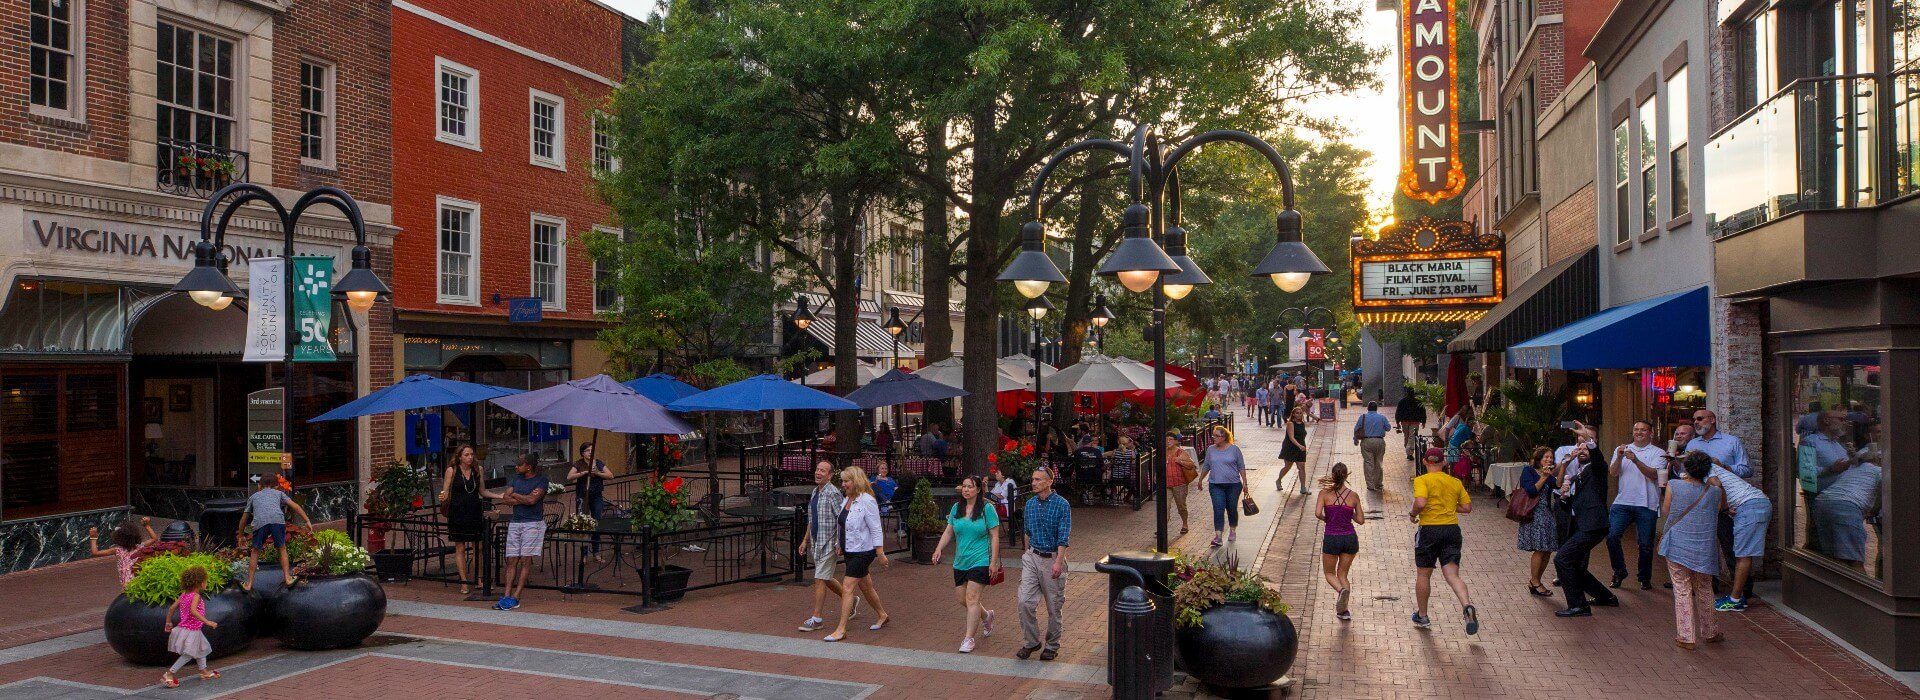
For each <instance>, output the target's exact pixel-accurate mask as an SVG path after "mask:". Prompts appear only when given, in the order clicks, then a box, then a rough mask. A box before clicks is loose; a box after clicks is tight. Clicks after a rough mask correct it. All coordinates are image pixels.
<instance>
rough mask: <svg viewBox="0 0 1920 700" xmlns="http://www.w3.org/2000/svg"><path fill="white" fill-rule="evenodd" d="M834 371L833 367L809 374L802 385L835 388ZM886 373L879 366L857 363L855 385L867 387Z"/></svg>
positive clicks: (854, 366) (855, 364)
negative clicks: (868, 383)
mask: <svg viewBox="0 0 1920 700" xmlns="http://www.w3.org/2000/svg"><path fill="white" fill-rule="evenodd" d="M834 369H835V368H833V367H828V368H826V369H823V370H820V371H818V372H814V373H813V374H809V375H807V376H806V378H805V379H802V380H800V383H801V384H805V385H807V386H822V387H830V386H833V385H834V375H833V373H834ZM886 373H887V370H886V369H884V368H882V367H880V366H878V365H870V364H867V363H865V362H855V363H853V385H854V386H866V385H867V382H871V381H873V380H875V379H878V378H880V375H883V374H886Z"/></svg>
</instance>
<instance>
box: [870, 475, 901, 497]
mask: <svg viewBox="0 0 1920 700" xmlns="http://www.w3.org/2000/svg"><path fill="white" fill-rule="evenodd" d="M898 490H900V482H897V481H894V480H893V477H891V476H883V477H880V478H878V479H874V480H873V493H874V495H877V496H879V497H880V502H881V503H887V502H890V501H892V500H893V492H895V491H898Z"/></svg>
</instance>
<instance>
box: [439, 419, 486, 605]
mask: <svg viewBox="0 0 1920 700" xmlns="http://www.w3.org/2000/svg"><path fill="white" fill-rule="evenodd" d="M481 481H482V479H481V477H480V465H478V464H475V463H474V456H473V446H472V445H461V446H459V447H457V448H454V450H453V461H452V462H450V463H448V464H447V473H446V476H445V478H443V479H441V482H440V502H441V503H445V504H447V505H446V509H447V510H446V513H447V539H448V540H451V541H452V542H453V563H454V566H455V567H457V568H458V569H459V571H460V595H466V594H467V586H468V584H469V583H470V582H472V581H473V577H472V576H470V575H468V573H467V566H468V565H467V558H468V557H470V556H472V555H473V543H475V542H479V541H480V532H481V530H484V529H486V527H487V517H486V507H485V506H484V505H483V502H482V501H481V500H480V499H481V496H482V493H481V492H482V491H483V490H484V489H483V488H482V485H481Z"/></svg>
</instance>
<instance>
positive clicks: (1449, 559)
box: [1407, 447, 1480, 634]
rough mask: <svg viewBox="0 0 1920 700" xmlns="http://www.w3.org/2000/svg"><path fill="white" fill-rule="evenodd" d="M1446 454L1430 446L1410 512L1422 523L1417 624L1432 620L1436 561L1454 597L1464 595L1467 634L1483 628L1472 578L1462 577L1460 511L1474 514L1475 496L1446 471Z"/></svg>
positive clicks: (1417, 546)
mask: <svg viewBox="0 0 1920 700" xmlns="http://www.w3.org/2000/svg"><path fill="white" fill-rule="evenodd" d="M1446 458H1447V453H1446V451H1445V450H1442V449H1440V448H1438V447H1433V448H1428V449H1427V454H1426V455H1425V459H1424V460H1422V461H1424V462H1425V463H1426V467H1427V473H1425V474H1421V475H1420V476H1418V477H1415V478H1414V480H1413V510H1411V511H1409V512H1408V513H1407V519H1408V520H1411V521H1413V522H1416V523H1419V524H1420V531H1419V533H1418V534H1417V535H1415V537H1414V540H1413V564H1414V566H1416V567H1419V578H1418V579H1417V580H1416V581H1415V583H1414V586H1413V595H1414V600H1415V601H1416V605H1417V607H1416V608H1415V609H1414V613H1413V626H1415V627H1418V628H1420V629H1426V628H1427V627H1428V626H1429V625H1431V624H1433V621H1432V620H1431V619H1428V617H1427V596H1428V594H1429V593H1430V592H1432V590H1433V568H1434V566H1435V565H1436V564H1437V565H1438V566H1439V567H1440V575H1441V576H1444V577H1446V579H1447V585H1448V586H1451V587H1452V588H1453V596H1454V597H1455V598H1458V599H1460V605H1461V609H1460V612H1461V614H1462V615H1463V616H1465V617H1466V621H1467V634H1475V633H1477V632H1479V631H1480V616H1479V614H1478V613H1476V612H1475V611H1474V609H1473V599H1472V598H1470V597H1468V595H1467V582H1466V581H1465V580H1464V579H1461V578H1460V514H1461V513H1471V512H1473V499H1472V498H1471V497H1469V496H1467V488H1466V486H1465V485H1463V484H1461V483H1460V480H1459V479H1456V478H1454V476H1453V475H1452V474H1448V473H1447V468H1446Z"/></svg>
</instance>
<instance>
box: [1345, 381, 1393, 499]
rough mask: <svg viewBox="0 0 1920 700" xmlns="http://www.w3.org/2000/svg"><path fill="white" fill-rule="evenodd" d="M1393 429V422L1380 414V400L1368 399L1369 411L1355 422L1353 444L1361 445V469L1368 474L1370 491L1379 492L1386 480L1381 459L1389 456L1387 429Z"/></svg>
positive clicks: (1368, 488)
mask: <svg viewBox="0 0 1920 700" xmlns="http://www.w3.org/2000/svg"><path fill="white" fill-rule="evenodd" d="M1392 429H1393V424H1392V423H1389V422H1387V417H1386V416H1383V415H1380V402H1378V401H1368V402H1367V412H1366V413H1362V414H1360V420H1357V421H1354V422H1353V444H1355V445H1359V446H1360V460H1361V471H1363V472H1365V473H1366V475H1367V490H1368V491H1375V492H1378V491H1379V490H1380V485H1381V483H1383V482H1384V480H1385V477H1383V476H1381V471H1380V460H1381V459H1383V458H1385V457H1386V456H1387V431H1389V430H1392Z"/></svg>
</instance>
